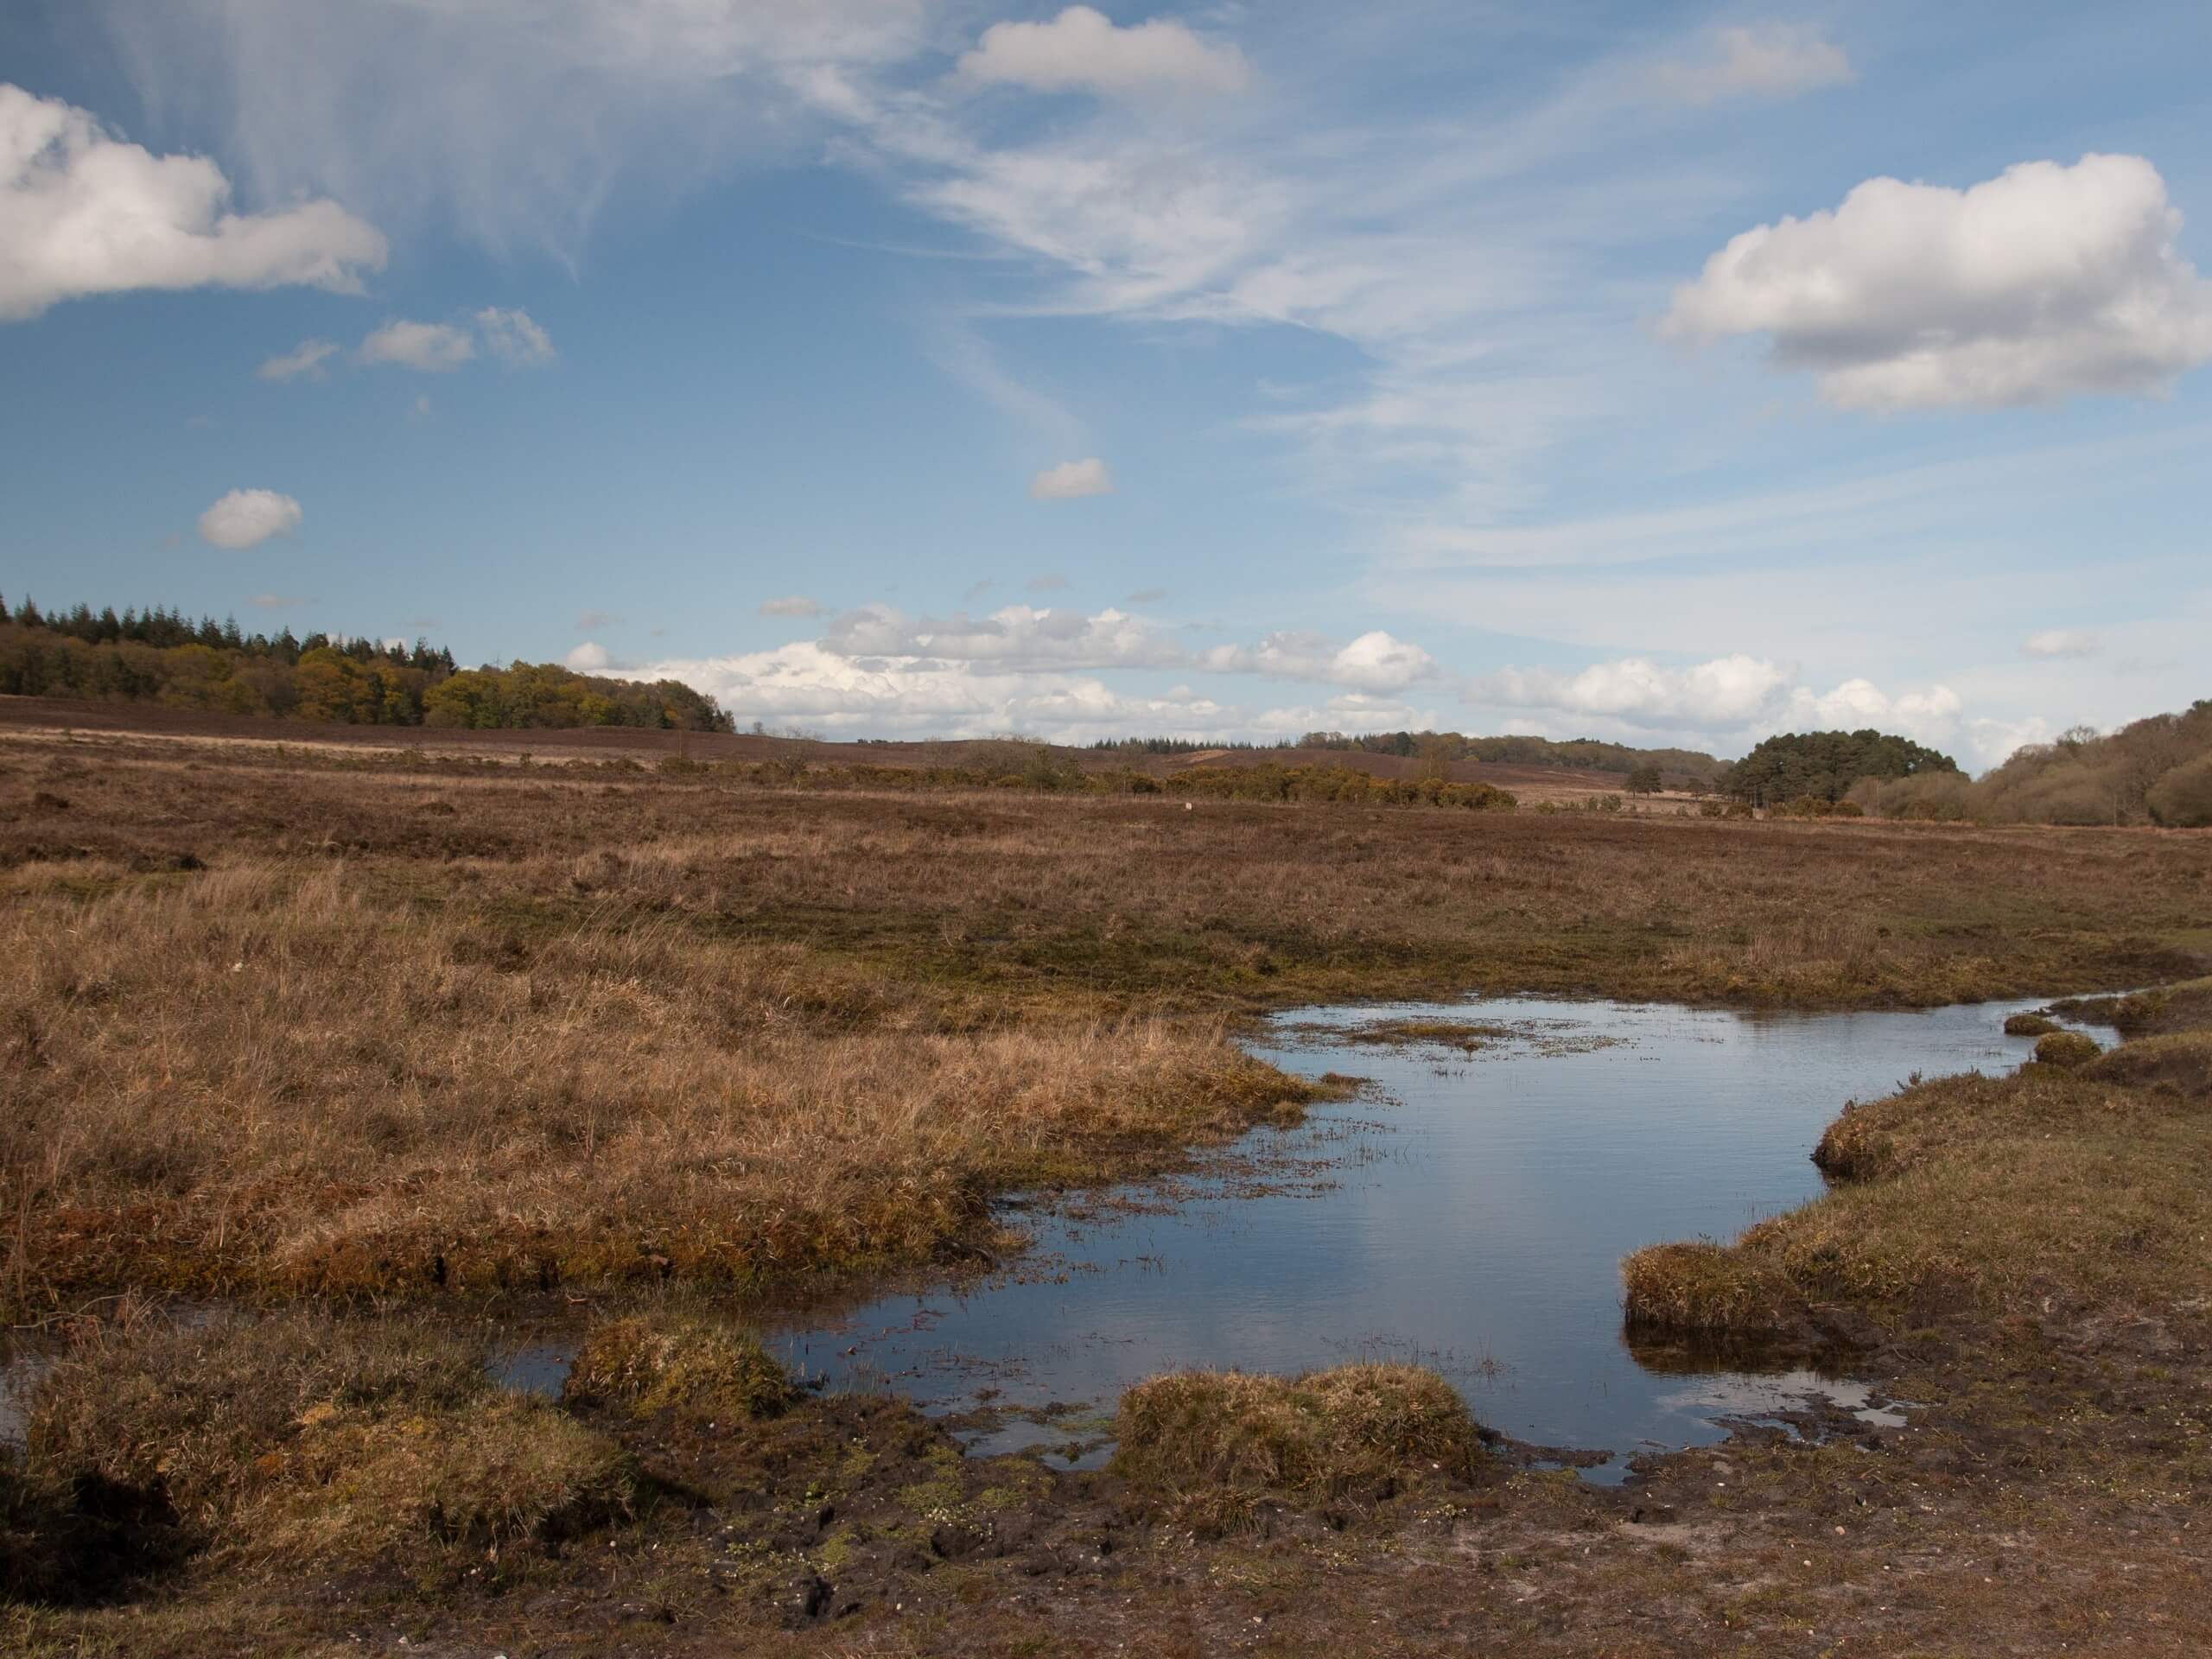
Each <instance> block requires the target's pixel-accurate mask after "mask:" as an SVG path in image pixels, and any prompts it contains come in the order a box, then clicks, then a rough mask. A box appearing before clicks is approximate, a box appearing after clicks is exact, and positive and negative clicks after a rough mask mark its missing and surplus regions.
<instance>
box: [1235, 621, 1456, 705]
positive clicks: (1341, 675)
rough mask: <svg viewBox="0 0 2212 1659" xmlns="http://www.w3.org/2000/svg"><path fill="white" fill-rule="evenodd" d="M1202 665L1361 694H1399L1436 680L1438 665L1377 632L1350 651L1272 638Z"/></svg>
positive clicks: (1296, 637)
mask: <svg viewBox="0 0 2212 1659" xmlns="http://www.w3.org/2000/svg"><path fill="white" fill-rule="evenodd" d="M1198 661H1199V663H1200V664H1202V665H1203V666H1205V667H1206V668H1208V669H1211V670H1212V671H1214V672H1215V673H1217V674H1267V675H1272V676H1274V677H1276V678H1278V679H1286V680H1319V681H1321V682H1323V683H1326V684H1330V685H1341V686H1345V687H1348V688H1351V689H1352V690H1361V691H1395V690H1402V689H1403V688H1405V687H1406V686H1408V685H1411V684H1412V683H1414V682H1415V681H1416V680H1426V679H1431V678H1433V677H1435V675H1436V672H1437V666H1436V659H1435V658H1433V657H1431V656H1430V655H1429V654H1428V653H1427V652H1426V651H1423V650H1422V649H1421V647H1420V646H1419V645H1414V644H1412V643H1411V642H1409V641H1408V640H1403V639H1394V638H1392V637H1391V636H1390V635H1389V634H1388V633H1385V632H1383V631H1382V630H1381V629H1379V628H1378V629H1376V630H1375V631H1373V632H1369V633H1363V634H1362V635H1360V636H1359V638H1358V639H1355V640H1353V641H1352V642H1351V644H1350V645H1336V644H1334V643H1333V642H1332V641H1330V640H1327V639H1323V638H1322V637H1321V636H1320V635H1319V634H1315V633H1297V632H1281V633H1271V634H1268V636H1267V637H1266V638H1264V639H1262V640H1261V641H1260V643H1259V644H1258V645H1250V646H1247V645H1216V646H1214V647H1213V648H1211V650H1208V651H1205V652H1200V653H1199V656H1198Z"/></svg>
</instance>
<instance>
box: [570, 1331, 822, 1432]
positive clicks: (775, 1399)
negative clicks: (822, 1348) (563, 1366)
mask: <svg viewBox="0 0 2212 1659" xmlns="http://www.w3.org/2000/svg"><path fill="white" fill-rule="evenodd" d="M561 1392H562V1399H563V1401H564V1402H568V1403H570V1404H575V1405H602V1406H614V1407H618V1408H620V1409H622V1410H625V1411H627V1412H630V1413H631V1414H633V1415H636V1416H640V1417H644V1416H651V1415H652V1414H653V1413H655V1412H658V1411H674V1412H677V1413H679V1414H683V1415H684V1416H686V1417H690V1418H691V1419H693V1420H694V1421H699V1422H703V1423H706V1424H708V1425H709V1427H713V1426H716V1425H734V1424H737V1423H743V1422H747V1421H751V1420H752V1419H753V1418H755V1417H769V1416H773V1415H774V1414H776V1413H778V1412H779V1411H782V1410H783V1409H785V1408H786V1407H788V1406H790V1405H791V1403H792V1402H795V1401H796V1400H798V1397H799V1394H798V1389H796V1388H794V1387H793V1386H792V1384H791V1377H790V1376H789V1375H788V1374H787V1373H786V1372H785V1370H784V1368H783V1367H782V1366H781V1365H780V1364H779V1363H777V1362H776V1360H775V1358H774V1357H772V1356H771V1355H770V1354H769V1353H767V1352H766V1351H765V1350H764V1349H762V1347H761V1346H760V1341H759V1339H758V1338H755V1337H754V1336H753V1334H752V1333H751V1332H746V1331H738V1330H733V1329H731V1328H730V1327H729V1326H728V1325H724V1324H721V1323H720V1322H718V1321H715V1320H713V1319H705V1318H700V1317H689V1316H685V1315H683V1314H680V1313H668V1312H666V1311H659V1312H656V1313H651V1314H635V1315H632V1316H631V1317H629V1318H627V1319H608V1320H606V1321H603V1322H602V1323H601V1324H599V1325H594V1326H593V1327H592V1329H591V1330H590V1331H589V1332H588V1333H587V1334H586V1335H585V1338H584V1340H583V1343H582V1345H581V1346H580V1347H579V1348H578V1349H577V1351H576V1357H575V1363H574V1365H573V1366H571V1367H570V1369H569V1377H568V1381H567V1383H565V1384H564V1385H563V1389H562V1391H561Z"/></svg>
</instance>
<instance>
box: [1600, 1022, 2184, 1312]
mask: <svg viewBox="0 0 2212 1659" xmlns="http://www.w3.org/2000/svg"><path fill="white" fill-rule="evenodd" d="M2060 1034H2062V1035H2065V1036H2069V1037H2070V1036H2074V1035H2075V1033H2060ZM2082 1040H2083V1041H2084V1042H2086V1041H2087V1039H2082ZM2051 1041H2052V1039H2051V1038H2050V1037H2048V1036H2047V1037H2045V1038H2044V1039H2043V1042H2044V1043H2045V1044H2048V1043H2050V1042H2051ZM1815 1160H1816V1161H1817V1162H1818V1163H1819V1164H1820V1166H1821V1169H1822V1170H1823V1171H1824V1172H1825V1173H1827V1175H1828V1177H1829V1178H1830V1179H1831V1181H1832V1183H1834V1185H1832V1188H1831V1190H1830V1191H1829V1192H1827V1194H1826V1195H1825V1196H1823V1197H1821V1198H1817V1199H1815V1201H1814V1202H1812V1203H1811V1204H1808V1205H1804V1206H1803V1207H1802V1208H1800V1209H1797V1210H1795V1211H1790V1212H1789V1213H1788V1214H1786V1215H1781V1216H1777V1217H1771V1218H1770V1219H1768V1220H1766V1221H1763V1222H1761V1223H1759V1224H1758V1225H1756V1226H1754V1227H1752V1228H1751V1229H1750V1230H1748V1231H1746V1232H1745V1234H1744V1235H1743V1236H1741V1237H1740V1238H1738V1239H1737V1240H1736V1241H1735V1242H1734V1243H1731V1244H1726V1245H1716V1244H1713V1243H1697V1244H1665V1245H1660V1246H1656V1247H1655V1248H1653V1249H1646V1250H1642V1251H1638V1252H1637V1254H1636V1255H1631V1256H1630V1257H1629V1258H1628V1260H1627V1261H1626V1262H1624V1264H1623V1274H1624V1279H1625V1281H1626V1284H1627V1289H1628V1300H1627V1311H1628V1317H1629V1319H1630V1323H1631V1324H1632V1325H1644V1326H1646V1327H1648V1328H1651V1329H1655V1330H1658V1331H1662V1332H1663V1331H1675V1332H1682V1333H1685V1334H1694V1335H1699V1336H1704V1337H1713V1336H1723V1337H1739V1336H1749V1337H1765V1336H1772V1335H1776V1334H1780V1333H1788V1332H1796V1331H1797V1330H1800V1329H1802V1327H1803V1326H1804V1325H1805V1322H1806V1320H1807V1319H1808V1316H1809V1315H1810V1314H1811V1313H1812V1312H1813V1311H1814V1310H1815V1309H1816V1307H1817V1306H1818V1305H1820V1304H1822V1303H1846V1304H1849V1305H1852V1306H1855V1307H1857V1308H1859V1309H1860V1310H1862V1311H1865V1312H1866V1313H1872V1314H1873V1315H1874V1316H1875V1317H1876V1318H1878V1319H1886V1320H1889V1321H1891V1322H1892V1323H1895V1322H1900V1321H1908V1320H1911V1319H1918V1318H1922V1317H1926V1316H1929V1315H1931V1314H1940V1313H1943V1312H1944V1311H1946V1310H1951V1309H1958V1308H1969V1309H1974V1310H1977V1311H1978V1312H1980V1313H1982V1314H1985V1315H1986V1314H2000V1315H2001V1314H2006V1313H2020V1312H2024V1311H2025V1312H2029V1313H2032V1314H2033V1315H2034V1316H2035V1317H2038V1318H2041V1317H2046V1316H2049V1315H2050V1313H2051V1311H2052V1310H2053V1309H2054V1308H2059V1307H2075V1308H2078V1307H2096V1308H2099V1309H2101V1310H2104V1311H2106V1312H2107V1313H2125V1312H2127V1311H2130V1310H2132V1311H2134V1312H2136V1313H2143V1314H2145V1315H2148V1316H2150V1317H2153V1318H2163V1317H2167V1316H2169V1315H2171V1314H2173V1313H2175V1312H2176V1311H2177V1310H2179V1309H2182V1308H2183V1307H2184V1306H2185V1305H2187V1304H2188V1302H2189V1299H2190V1297H2192V1296H2194V1295H2196V1294H2198V1287H2201V1283H2202V1262H2203V1249H2204V1246H2203V1240H2204V1238H2205V1236H2206V1235H2207V1234H2208V1233H2212V1189H2208V1188H2207V1186H2206V1184H2205V1182H2204V1180H2203V1179H2202V1171H2203V1170H2204V1169H2205V1168H2206V1167H2207V1166H2208V1164H2212V1028H2207V1029H2200V1030H2185V1031H2177V1032H2169V1033H2164V1034H2161V1035H2158V1036H2153V1037H2145V1038H2139V1039H2135V1040H2133V1041H2131V1042H2126V1043H2123V1044H2122V1045H2120V1046H2119V1047H2118V1048H2115V1049H2113V1050H2112V1051H2111V1052H2107V1053H2104V1054H2101V1055H2099V1054H2097V1053H2096V1052H2095V1050H2094V1045H2090V1052H2089V1053H2088V1056H2087V1057H2086V1058H2084V1059H2082V1060H2081V1061H2079V1062H2076V1063H2075V1064H2072V1065H2066V1064H2054V1063H2050V1062H2044V1063H2040V1064H2035V1065H2027V1066H2024V1067H2022V1068H2021V1069H2020V1070H2019V1071H2017V1072H2015V1073H2013V1074H2012V1075H2011V1076H2007V1077H1981V1076H1979V1075H1976V1074H1973V1073H1968V1074H1967V1075H1965V1076H1962V1077H1946V1078H1942V1079H1939V1080H1937V1081H1935V1082H1930V1083H1922V1084H1915V1085H1914V1086H1912V1087H1910V1088H1907V1089H1905V1090H1903V1091H1901V1092H1900V1093H1898V1094H1897V1095H1895V1096H1891V1097H1890V1098H1888V1099H1886V1100H1879V1101H1874V1102H1870V1103H1866V1104H1862V1105H1855V1106H1853V1107H1851V1108H1849V1109H1847V1110H1846V1111H1845V1113H1844V1114H1843V1115H1842V1116H1840V1118H1838V1119H1837V1120H1836V1121H1835V1122H1834V1123H1833V1124H1831V1125H1830V1126H1829V1128H1828V1129H1827V1134H1826V1135H1824V1136H1823V1137H1822V1139H1821V1144H1820V1147H1819V1149H1818V1151H1817V1152H1816V1153H1815Z"/></svg>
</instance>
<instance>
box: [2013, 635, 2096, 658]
mask: <svg viewBox="0 0 2212 1659" xmlns="http://www.w3.org/2000/svg"><path fill="white" fill-rule="evenodd" d="M2020 649H2021V650H2022V651H2023V652H2026V653H2027V654H2028V655H2029V656H2031V657H2041V658H2052V657H2087V656H2089V655H2091V654H2093V653H2094V652H2095V651H2096V649H2097V636H2096V635H2095V634H2094V633H2088V632H2084V631H2082V629H2080V628H2045V629H2044V630H2043V631H2042V632H2040V633H2031V634H2030V635H2029V636H2028V637H2027V638H2026V639H2023V640H2022V641H2021V642H2020Z"/></svg>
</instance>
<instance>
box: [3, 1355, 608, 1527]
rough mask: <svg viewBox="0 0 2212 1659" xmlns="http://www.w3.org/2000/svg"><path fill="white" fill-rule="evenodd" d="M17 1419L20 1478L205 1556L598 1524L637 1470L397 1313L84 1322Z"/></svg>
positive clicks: (602, 1443) (546, 1405) (579, 1428)
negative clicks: (351, 1317)
mask: <svg viewBox="0 0 2212 1659" xmlns="http://www.w3.org/2000/svg"><path fill="white" fill-rule="evenodd" d="M28 1427H29V1433H28V1441H29V1458H28V1465H27V1468H28V1474H29V1478H32V1479H34V1480H37V1481H41V1482H44V1483H46V1484H48V1486H49V1487H53V1488H58V1489H63V1490H69V1491H77V1492H79V1493H80V1494H81V1493H82V1492H83V1491H85V1490H86V1485H87V1483H97V1484H98V1485H99V1487H101V1488H102V1489H104V1490H105V1491H107V1492H108V1493H110V1494H111V1496H110V1497H107V1499H106V1500H105V1503H106V1504H107V1506H108V1507H110V1508H112V1507H113V1506H114V1504H115V1503H116V1501H117V1500H116V1497H115V1496H113V1495H114V1494H128V1495H130V1497H132V1498H133V1499H134V1500H135V1501H136V1502H137V1503H139V1504H140V1505H142V1506H143V1507H145V1508H147V1509H149V1510H159V1511H160V1512H161V1513H162V1516H163V1517H164V1519H165V1521H166V1522H168V1524H169V1525H170V1526H172V1527H174V1528H175V1529H177V1531H178V1532H180V1533H181V1535H183V1537H185V1538H187V1539H188V1540H190V1541H194V1543H197V1544H199V1545H200V1546H202V1547H204V1548H209V1549H212V1550H213V1551H214V1552H216V1554H217V1555H218V1556H219V1557H222V1556H230V1557H251V1558H253V1559H255V1560H272V1561H275V1560H284V1561H297V1562H302V1563H308V1562H312V1563H316V1564H325V1565H340V1564H345V1563H359V1562H366V1561H371V1560H382V1559H387V1558H394V1557H413V1558H414V1560H413V1562H412V1565H413V1566H415V1567H421V1566H422V1565H423V1563H424V1561H426V1560H429V1559H430V1558H432V1557H435V1556H436V1555H438V1554H441V1553H442V1552H443V1551H444V1550H445V1549H447V1548H448V1547H453V1548H463V1549H467V1550H471V1551H475V1552H481V1551H483V1550H484V1549H486V1548H493V1549H496V1548H499V1546H501V1545H502V1544H506V1543H512V1542H515V1541H526V1540H545V1539H551V1538H556V1537H559V1536H561V1535H564V1534H566V1533H568V1532H570V1531H573V1530H575V1529H579V1528H582V1527H585V1526H590V1525H595V1524H599V1523H601V1522H604V1521H605V1520H607V1518H609V1517H611V1516H615V1515H619V1514H621V1513H624V1512H626V1510H628V1508H629V1506H630V1503H631V1497H632V1489H633V1487H634V1484H635V1479H636V1471H635V1470H634V1468H633V1466H632V1464H631V1462H630V1460H629V1459H628V1458H627V1457H626V1455H625V1454H624V1453H623V1452H622V1451H621V1450H620V1447H618V1446H615V1445H614V1444H613V1442H612V1441H610V1440H605V1439H603V1438H602V1437H601V1436H598V1435H596V1434H594V1433H591V1432H590V1431H589V1430H588V1429H586V1428H584V1427H582V1425H580V1424H578V1423H576V1422H575V1421H573V1420H571V1419H570V1418H569V1417H567V1416H566V1415H564V1414H562V1413H560V1412H559V1411H557V1410H556V1409H555V1408H553V1407H551V1406H550V1404H549V1403H548V1402H544V1401H541V1400H536V1399H532V1398H530V1397H528V1396H526V1395H518V1394H515V1393H512V1392H510V1391H508V1390H505V1389H496V1388H494V1387H493V1385H492V1383H491V1382H490V1379H489V1378H488V1376H486V1372H485V1370H484V1366H483V1359H482V1355H481V1353H480V1351H475V1350H474V1349H472V1348H471V1347H470V1346H469V1345H468V1344H466V1343H465V1342H462V1341H461V1340H460V1339H458V1338H455V1337H454V1335H452V1334H451V1333H450V1332H445V1331H441V1330H437V1329H434V1328H432V1327H430V1326H427V1325H413V1324H410V1323H408V1322H405V1321H397V1322H395V1321H391V1320H380V1321H374V1322H361V1321H353V1322H340V1321H334V1320H330V1319H320V1318H315V1317H313V1316H308V1315H301V1314H291V1315H285V1316H282V1317H279V1318H276V1319H244V1318H238V1317H219V1318H217V1319H214V1320H213V1321H211V1322H208V1323H205V1324H196V1325H192V1324H188V1325H162V1324H152V1325H146V1326H144V1327H143V1328H141V1329H139V1330H137V1331H135V1332H118V1331H115V1330H113V1329H100V1328H93V1329H92V1330H91V1331H89V1332H87V1333H86V1335H85V1336H83V1337H82V1338H80V1339H79V1344H78V1346H77V1347H76V1349H75V1350H74V1351H72V1352H71V1353H69V1354H68V1355H67V1356H66V1357H64V1358H63V1359H61V1360H60V1363H57V1364H56V1365H55V1366H54V1370H52V1371H51V1372H50V1373H49V1374H48V1376H46V1377H45V1378H44V1379H42V1380H41V1383H40V1385H39V1387H38V1389H37V1390H36V1391H35V1395H34V1396H33V1399H32V1408H31V1413H30V1416H29V1426H28Z"/></svg>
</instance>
